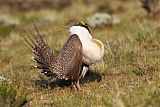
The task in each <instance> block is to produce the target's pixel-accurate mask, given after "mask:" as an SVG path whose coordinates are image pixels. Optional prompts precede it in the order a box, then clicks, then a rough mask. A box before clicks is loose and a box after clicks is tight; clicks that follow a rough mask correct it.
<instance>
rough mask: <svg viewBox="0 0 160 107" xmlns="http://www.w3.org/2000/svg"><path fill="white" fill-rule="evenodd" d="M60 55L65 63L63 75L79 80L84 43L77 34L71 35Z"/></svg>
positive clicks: (63, 63)
mask: <svg viewBox="0 0 160 107" xmlns="http://www.w3.org/2000/svg"><path fill="white" fill-rule="evenodd" d="M59 57H61V58H60V60H61V63H62V65H63V73H64V74H63V75H66V76H67V77H68V79H70V80H73V81H77V80H78V79H79V77H80V75H81V66H82V44H81V41H80V39H79V37H78V36H77V35H76V34H74V35H71V36H70V38H69V39H68V40H67V42H66V43H65V44H64V46H63V48H62V50H61V51H60V54H59Z"/></svg>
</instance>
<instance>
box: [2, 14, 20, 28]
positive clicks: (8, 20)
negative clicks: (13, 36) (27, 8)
mask: <svg viewBox="0 0 160 107" xmlns="http://www.w3.org/2000/svg"><path fill="white" fill-rule="evenodd" d="M19 23H20V22H19V20H17V19H15V18H13V17H11V16H9V15H4V14H3V15H2V14H0V24H1V25H2V24H3V25H9V26H16V25H19Z"/></svg>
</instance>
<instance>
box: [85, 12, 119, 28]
mask: <svg viewBox="0 0 160 107" xmlns="http://www.w3.org/2000/svg"><path fill="white" fill-rule="evenodd" d="M87 21H88V23H89V25H90V26H91V27H103V26H108V25H117V24H119V23H121V20H120V19H119V18H116V17H113V16H111V15H109V14H108V13H95V14H93V15H92V16H90V17H88V18H87Z"/></svg>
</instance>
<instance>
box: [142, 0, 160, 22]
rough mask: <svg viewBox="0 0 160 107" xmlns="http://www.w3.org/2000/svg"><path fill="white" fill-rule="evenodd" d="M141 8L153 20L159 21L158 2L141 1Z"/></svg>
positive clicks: (159, 5)
mask: <svg viewBox="0 0 160 107" xmlns="http://www.w3.org/2000/svg"><path fill="white" fill-rule="evenodd" d="M142 3H143V8H144V9H146V10H147V11H148V12H149V13H150V15H151V16H153V18H155V19H158V20H159V19H160V0H143V1H142Z"/></svg>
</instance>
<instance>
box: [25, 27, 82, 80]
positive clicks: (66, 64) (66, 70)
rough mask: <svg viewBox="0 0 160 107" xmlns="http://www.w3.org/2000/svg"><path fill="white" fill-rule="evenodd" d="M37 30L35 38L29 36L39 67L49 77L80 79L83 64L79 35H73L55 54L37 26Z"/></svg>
mask: <svg viewBox="0 0 160 107" xmlns="http://www.w3.org/2000/svg"><path fill="white" fill-rule="evenodd" d="M35 28H36V27H35ZM36 31H37V34H36V35H33V36H34V40H33V39H30V38H29V39H30V42H31V43H32V45H30V44H29V45H30V47H31V48H32V50H33V54H34V59H35V61H36V62H37V68H39V69H41V70H42V71H41V73H44V74H45V75H46V76H48V77H50V76H55V77H57V78H60V79H70V80H72V81H78V79H79V77H80V73H81V65H82V44H81V42H80V39H79V37H78V36H77V35H71V36H70V38H69V39H68V40H67V42H66V43H65V44H64V46H63V48H62V49H61V51H60V52H59V54H57V55H53V52H52V50H51V49H50V48H49V46H48V45H47V44H46V43H45V42H44V40H43V37H42V35H40V33H39V32H38V30H37V28H36ZM27 43H29V42H28V41H27Z"/></svg>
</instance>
